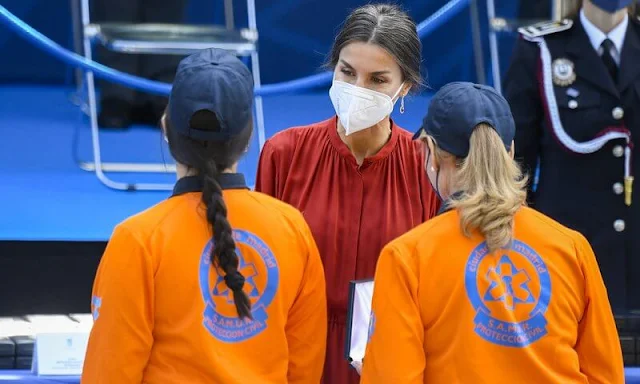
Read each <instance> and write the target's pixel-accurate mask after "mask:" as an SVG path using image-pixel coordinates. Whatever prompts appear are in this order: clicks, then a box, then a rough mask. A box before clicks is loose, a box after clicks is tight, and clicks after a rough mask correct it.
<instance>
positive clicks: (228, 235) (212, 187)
mask: <svg viewBox="0 0 640 384" xmlns="http://www.w3.org/2000/svg"><path fill="white" fill-rule="evenodd" d="M205 165H206V168H205V173H204V189H203V191H202V202H203V203H204V204H205V206H206V207H207V221H208V222H209V223H210V224H211V226H212V227H213V244H214V247H213V249H212V251H211V264H212V265H214V266H217V267H219V268H220V269H222V270H223V271H224V273H225V276H224V282H225V284H226V285H227V287H229V289H231V291H232V292H233V301H234V302H235V304H236V309H237V310H238V316H239V317H240V318H241V319H242V318H245V317H248V318H252V317H251V302H250V301H249V297H248V296H247V294H246V293H245V292H244V290H243V288H244V276H242V274H241V273H240V271H238V255H237V254H236V242H235V241H234V240H233V230H232V229H231V225H230V224H229V220H227V206H226V204H225V203H224V199H223V198H222V188H221V187H220V183H219V182H218V175H219V171H218V167H217V165H216V163H215V162H214V161H212V160H210V161H207V162H206V163H205Z"/></svg>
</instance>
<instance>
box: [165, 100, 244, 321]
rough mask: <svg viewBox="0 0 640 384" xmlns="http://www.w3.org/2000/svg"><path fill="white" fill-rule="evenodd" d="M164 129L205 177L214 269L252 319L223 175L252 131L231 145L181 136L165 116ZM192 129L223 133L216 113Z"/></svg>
mask: <svg viewBox="0 0 640 384" xmlns="http://www.w3.org/2000/svg"><path fill="white" fill-rule="evenodd" d="M165 115H166V117H165V119H164V129H165V133H166V135H167V140H168V142H169V149H170V151H171V155H172V156H173V158H174V159H175V160H176V161H177V162H179V163H180V164H183V165H185V166H188V167H189V168H191V169H193V170H195V171H196V172H197V174H198V175H199V176H200V177H202V179H203V182H204V186H203V190H202V203H203V204H204V206H205V207H206V212H207V221H208V223H209V224H210V225H211V229H212V230H213V249H212V251H211V256H210V258H211V265H212V266H214V267H217V268H219V269H221V270H222V271H223V272H224V274H225V276H224V282H225V284H226V285H227V287H229V289H230V290H231V292H232V293H233V301H234V302H235V305H236V310H237V311H238V317H240V318H241V319H242V318H250V319H251V318H252V316H251V301H249V297H248V296H247V294H246V293H245V292H244V290H243V288H244V283H245V279H244V276H242V274H241V273H240V271H238V264H239V259H238V255H237V253H236V243H235V241H234V240H233V229H232V228H231V225H230V224H229V220H228V219H227V206H226V205H225V203H224V199H223V197H222V187H221V186H220V182H219V177H220V172H221V171H222V170H224V169H227V168H229V167H231V166H232V165H233V164H234V163H236V162H237V161H238V159H240V157H241V156H242V154H243V153H244V152H245V149H246V148H247V146H248V144H249V140H250V139H251V133H252V127H251V126H249V127H247V129H245V130H244V131H243V133H242V134H241V135H238V136H237V137H234V138H233V139H229V140H227V141H219V142H218V141H200V140H195V139H192V138H189V137H185V136H182V135H180V134H179V133H177V132H174V131H173V130H172V129H171V123H170V122H171V117H170V116H169V115H168V113H167V112H165ZM190 125H191V127H192V128H195V129H199V130H211V131H219V130H220V122H219V121H218V118H217V116H216V114H215V113H213V112H211V111H206V110H203V111H199V112H197V113H196V114H194V115H193V117H192V119H191V122H190Z"/></svg>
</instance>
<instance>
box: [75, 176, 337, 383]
mask: <svg viewBox="0 0 640 384" xmlns="http://www.w3.org/2000/svg"><path fill="white" fill-rule="evenodd" d="M221 185H222V187H223V189H224V191H223V196H224V200H225V203H226V205H227V208H228V212H229V213H228V218H229V222H230V223H231V226H232V228H233V229H234V238H235V241H236V245H237V248H238V254H239V258H240V263H239V270H240V271H241V272H242V273H243V275H244V276H245V278H246V283H245V287H244V289H245V292H246V293H247V294H248V296H249V298H250V299H251V302H252V305H253V307H252V312H253V318H254V320H253V321H252V322H249V321H247V322H245V321H240V320H238V318H237V312H236V309H235V306H234V304H233V299H232V295H231V292H230V291H229V289H228V288H227V287H226V285H225V284H224V280H223V277H221V275H220V274H218V272H217V271H216V270H215V269H214V268H213V267H212V266H211V263H210V261H209V250H210V247H211V243H210V240H211V232H210V226H209V225H208V223H207V221H206V219H205V215H204V209H203V208H201V207H202V205H201V201H200V199H201V192H200V191H201V188H202V185H201V183H200V181H199V180H198V179H197V178H193V177H187V178H183V179H181V180H179V181H178V183H177V184H176V188H175V190H174V196H173V197H171V198H170V199H168V200H166V201H164V202H161V203H159V204H158V205H156V206H154V207H152V208H150V209H149V210H147V211H145V212H143V213H140V214H138V215H136V216H134V217H131V218H129V219H128V220H126V221H124V222H123V223H122V224H120V225H118V226H117V228H116V229H115V232H114V234H113V237H112V238H111V240H110V241H109V244H108V246H107V249H106V251H105V254H104V256H103V257H102V260H101V262H100V266H99V268H98V272H97V276H96V279H95V283H94V288H93V300H92V311H93V314H94V318H95V323H94V326H93V329H92V331H91V335H90V339H89V345H88V349H87V354H86V360H85V365H84V371H83V375H82V383H87V384H99V383H105V384H107V383H108V384H114V383H117V384H130V383H136V384H140V383H149V384H156V383H163V384H186V383H188V384H198V383H203V384H204V383H207V384H234V383H237V384H247V383H251V384H267V383H268V384H274V383H281V384H286V383H288V384H291V383H298V384H310V383H318V382H319V381H320V378H321V375H322V367H323V363H324V356H325V345H326V334H327V314H326V293H325V281H324V271H323V267H322V262H321V260H320V256H319V254H318V250H317V248H316V245H315V243H314V241H313V238H312V235H311V231H310V230H309V228H308V226H307V224H306V223H305V220H304V218H303V217H302V215H301V214H300V212H298V211H297V210H295V209H294V208H293V207H291V206H289V205H286V204H284V203H282V202H280V201H277V200H276V199H274V198H272V197H269V196H267V195H263V194H261V193H258V192H252V191H249V190H248V189H247V188H246V185H245V181H244V177H243V176H242V175H241V174H223V175H222V177H221Z"/></svg>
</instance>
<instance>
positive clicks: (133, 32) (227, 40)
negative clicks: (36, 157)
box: [76, 0, 265, 191]
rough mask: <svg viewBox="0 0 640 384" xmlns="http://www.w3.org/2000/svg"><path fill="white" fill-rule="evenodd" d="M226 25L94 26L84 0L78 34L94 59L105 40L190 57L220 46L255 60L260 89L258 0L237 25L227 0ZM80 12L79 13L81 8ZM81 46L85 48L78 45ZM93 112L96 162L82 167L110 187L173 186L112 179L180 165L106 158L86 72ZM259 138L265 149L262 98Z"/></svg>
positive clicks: (136, 50)
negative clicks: (112, 175) (116, 174)
mask: <svg viewBox="0 0 640 384" xmlns="http://www.w3.org/2000/svg"><path fill="white" fill-rule="evenodd" d="M224 10H225V26H220V25H181V24H149V23H142V24H124V23H100V24H94V23H92V22H91V19H90V9H89V0H80V12H79V15H76V16H79V18H80V19H81V26H82V27H81V28H79V31H78V34H79V35H80V37H81V40H82V47H81V48H82V49H81V50H82V53H83V55H84V57H86V58H87V59H89V60H92V50H91V49H92V44H93V43H98V44H102V45H103V46H104V47H105V48H106V49H109V50H111V51H115V52H120V53H129V54H169V55H181V56H187V55H190V54H192V53H195V52H197V51H199V50H201V49H206V48H220V49H225V50H228V51H231V52H233V53H234V54H236V55H237V56H239V57H244V58H250V60H251V71H252V73H253V80H254V84H255V87H256V88H258V87H260V85H261V83H260V64H259V59H258V48H257V46H258V30H257V22H256V8H255V2H254V0H247V13H248V28H244V29H236V28H235V27H234V21H233V0H224ZM76 12H77V11H76ZM77 48H80V47H76V49H77ZM84 81H85V82H86V87H87V99H88V111H87V113H88V115H89V117H90V124H91V139H92V147H93V161H92V162H80V163H79V166H80V167H81V168H82V169H84V170H86V171H90V172H95V174H96V176H97V178H98V179H99V180H100V181H101V182H102V183H103V184H104V185H106V186H107V187H109V188H113V189H117V190H128V191H140V190H147V191H149V190H171V189H172V188H173V184H154V183H125V182H119V181H115V180H112V179H111V178H109V177H108V176H107V175H106V174H105V172H128V173H173V172H175V169H176V168H175V165H168V164H163V163H123V162H115V163H109V162H102V159H101V147H100V132H99V128H98V115H97V102H96V89H95V80H94V76H93V72H91V71H86V72H85V74H84ZM255 113H256V120H257V121H256V125H257V131H258V142H259V144H260V148H262V146H263V144H264V141H265V131H264V114H263V105H262V98H261V97H260V96H256V98H255Z"/></svg>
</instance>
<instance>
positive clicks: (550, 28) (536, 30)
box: [518, 19, 573, 39]
mask: <svg viewBox="0 0 640 384" xmlns="http://www.w3.org/2000/svg"><path fill="white" fill-rule="evenodd" d="M572 26H573V20H570V19H564V20H560V21H543V22H541V23H536V24H533V25H529V26H526V27H521V28H518V32H520V34H521V35H522V36H524V37H526V38H530V39H534V38H536V37H540V36H546V35H550V34H552V33H556V32H562V31H566V30H567V29H570V28H571V27H572Z"/></svg>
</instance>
